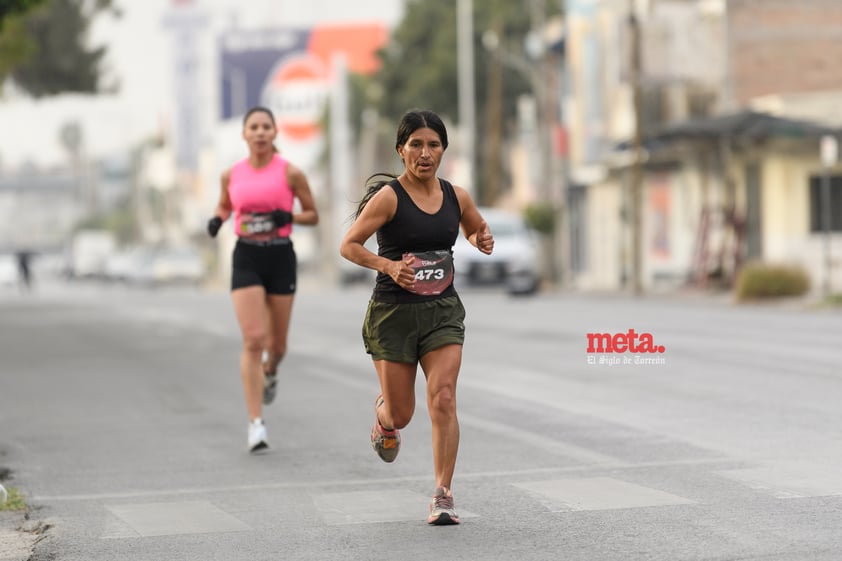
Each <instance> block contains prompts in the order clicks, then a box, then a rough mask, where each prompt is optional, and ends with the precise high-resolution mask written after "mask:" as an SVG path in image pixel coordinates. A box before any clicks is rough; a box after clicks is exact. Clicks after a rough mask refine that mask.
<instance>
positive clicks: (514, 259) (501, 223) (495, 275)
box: [453, 208, 540, 295]
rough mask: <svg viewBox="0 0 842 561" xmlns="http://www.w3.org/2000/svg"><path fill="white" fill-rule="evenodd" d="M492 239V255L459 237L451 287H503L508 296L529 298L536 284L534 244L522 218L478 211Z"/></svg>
mask: <svg viewBox="0 0 842 561" xmlns="http://www.w3.org/2000/svg"><path fill="white" fill-rule="evenodd" d="M479 211H480V214H482V216H483V218H485V221H486V222H488V226H489V228H490V229H491V233H492V234H493V235H494V251H493V252H492V254H491V255H486V254H484V253H481V252H480V251H479V250H478V249H477V248H475V247H474V246H472V245H471V244H470V242H469V241H468V240H466V239H465V236H463V235H462V234H461V233H460V234H459V238H458V239H457V240H456V245H454V247H453V267H454V271H455V275H456V276H455V280H454V282H455V284H456V287H457V288H459V287H461V286H495V285H496V286H503V287H505V289H506V290H507V291H508V292H509V294H523V295H526V294H533V293H534V292H536V291H537V290H538V285H539V283H540V272H539V271H540V268H539V258H538V240H537V238H536V234H535V232H534V231H533V230H531V229H530V228H529V227H528V226H527V225H526V222H525V221H524V220H523V218H522V217H521V216H519V215H517V214H515V213H513V212H509V211H505V210H502V209H496V208H480V209H479Z"/></svg>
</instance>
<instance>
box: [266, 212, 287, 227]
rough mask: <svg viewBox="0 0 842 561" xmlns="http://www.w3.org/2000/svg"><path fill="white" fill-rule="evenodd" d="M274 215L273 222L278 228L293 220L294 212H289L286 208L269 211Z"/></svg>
mask: <svg viewBox="0 0 842 561" xmlns="http://www.w3.org/2000/svg"><path fill="white" fill-rule="evenodd" d="M269 214H270V216H272V222H274V223H275V226H277V227H278V228H283V227H284V226H286V225H287V224H289V223H290V222H292V213H291V212H287V211H285V210H280V209H278V210H273V211H272V212H270V213H269Z"/></svg>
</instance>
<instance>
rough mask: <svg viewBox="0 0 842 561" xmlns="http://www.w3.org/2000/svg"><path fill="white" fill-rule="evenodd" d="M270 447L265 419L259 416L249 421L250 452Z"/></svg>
mask: <svg viewBox="0 0 842 561" xmlns="http://www.w3.org/2000/svg"><path fill="white" fill-rule="evenodd" d="M268 447H269V444H267V442H266V425H264V424H263V419H261V418H260V417H258V418H257V419H255V420H253V421H252V422H250V423H249V452H257V451H258V450H262V449H264V448H268Z"/></svg>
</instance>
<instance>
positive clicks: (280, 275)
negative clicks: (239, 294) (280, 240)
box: [231, 240, 297, 294]
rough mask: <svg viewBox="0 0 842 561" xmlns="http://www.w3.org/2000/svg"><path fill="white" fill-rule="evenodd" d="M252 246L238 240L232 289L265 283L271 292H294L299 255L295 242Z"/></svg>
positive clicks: (267, 291)
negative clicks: (294, 246) (297, 254)
mask: <svg viewBox="0 0 842 561" xmlns="http://www.w3.org/2000/svg"><path fill="white" fill-rule="evenodd" d="M287 242H288V243H284V244H276V245H252V244H248V243H245V242H243V241H242V240H237V245H235V246H234V254H233V256H232V265H233V266H232V271H231V290H237V289H238V288H245V287H247V286H255V285H257V286H262V287H263V288H264V289H266V293H267V294H294V293H295V282H296V277H297V276H296V258H295V250H294V249H293V247H292V241H289V240H287Z"/></svg>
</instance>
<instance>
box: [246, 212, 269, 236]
mask: <svg viewBox="0 0 842 561" xmlns="http://www.w3.org/2000/svg"><path fill="white" fill-rule="evenodd" d="M277 232H278V228H277V226H275V221H274V220H272V215H271V214H269V213H260V212H242V213H241V214H240V227H239V231H238V234H239V235H240V236H242V237H246V238H257V239H264V238H266V239H270V238H274V237H277Z"/></svg>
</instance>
